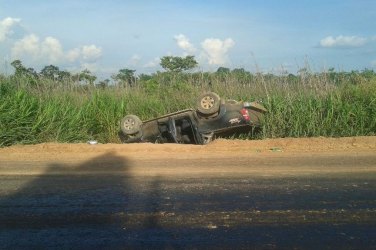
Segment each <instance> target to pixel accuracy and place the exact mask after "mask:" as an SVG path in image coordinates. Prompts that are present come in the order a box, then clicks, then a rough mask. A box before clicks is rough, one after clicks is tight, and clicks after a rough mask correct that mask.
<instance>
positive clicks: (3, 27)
mask: <svg viewBox="0 0 376 250" xmlns="http://www.w3.org/2000/svg"><path fill="white" fill-rule="evenodd" d="M20 21H21V19H19V18H12V17H7V18H5V19H3V20H2V21H0V42H2V41H4V40H5V39H6V38H8V36H9V35H11V34H12V33H13V32H12V29H11V28H12V26H14V25H16V24H18V23H19V22H20Z"/></svg>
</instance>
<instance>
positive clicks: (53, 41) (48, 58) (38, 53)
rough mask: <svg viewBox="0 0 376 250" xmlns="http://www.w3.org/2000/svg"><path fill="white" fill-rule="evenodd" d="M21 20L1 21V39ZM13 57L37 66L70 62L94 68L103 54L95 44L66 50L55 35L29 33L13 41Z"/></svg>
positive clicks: (67, 63) (9, 19) (67, 65)
mask: <svg viewBox="0 0 376 250" xmlns="http://www.w3.org/2000/svg"><path fill="white" fill-rule="evenodd" d="M20 22H21V20H20V19H17V18H11V17H8V18H5V19H4V20H2V21H0V41H2V40H5V39H7V38H8V37H9V35H10V34H12V32H13V31H12V28H13V27H14V26H15V25H18V24H19V25H20ZM10 54H11V59H12V60H15V59H20V60H22V61H23V62H26V63H32V64H33V65H34V67H35V66H43V65H47V64H60V65H61V64H64V65H65V66H66V67H69V64H71V65H72V66H73V65H76V66H78V65H80V66H81V67H86V66H87V67H88V68H89V67H90V68H91V69H94V66H93V65H95V63H96V62H97V61H98V59H99V58H100V57H101V56H102V48H101V47H98V46H96V45H94V44H91V45H83V46H80V47H76V48H73V49H70V50H68V51H66V50H64V48H63V46H62V44H61V42H60V41H59V40H58V39H57V38H54V37H51V36H47V37H45V38H40V37H38V35H36V34H33V33H29V34H26V35H25V36H23V37H22V38H21V39H18V40H16V41H14V42H13V44H12V46H11V48H10Z"/></svg>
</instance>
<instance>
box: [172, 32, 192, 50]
mask: <svg viewBox="0 0 376 250" xmlns="http://www.w3.org/2000/svg"><path fill="white" fill-rule="evenodd" d="M174 39H175V41H176V43H177V44H178V46H179V48H181V49H183V50H184V51H185V52H186V53H188V54H192V53H194V52H195V51H196V48H195V47H194V46H193V44H191V43H190V42H189V39H188V38H187V37H186V36H185V35H183V34H179V35H176V36H174Z"/></svg>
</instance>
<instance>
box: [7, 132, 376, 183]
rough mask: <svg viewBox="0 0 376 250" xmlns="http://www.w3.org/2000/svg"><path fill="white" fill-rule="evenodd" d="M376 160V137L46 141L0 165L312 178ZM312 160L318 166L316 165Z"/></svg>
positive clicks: (10, 153) (14, 151) (15, 149)
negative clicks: (203, 141)
mask: <svg viewBox="0 0 376 250" xmlns="http://www.w3.org/2000/svg"><path fill="white" fill-rule="evenodd" d="M375 156H376V137H375V136H370V137H348V138H321V137H320V138H283V139H267V140H253V141H250V140H224V139H219V140H216V141H214V142H212V143H210V144H208V145H205V146H201V145H182V144H150V143H142V144H100V143H99V144H96V145H89V144H84V143H81V144H57V143H45V144H38V145H26V146H23V145H16V146H12V147H8V148H1V149H0V163H1V164H2V165H3V166H2V168H0V173H2V174H7V173H9V174H16V173H19V174H38V173H43V172H45V169H46V168H47V167H48V166H51V165H58V164H60V165H64V166H65V167H71V168H74V167H75V166H77V165H79V164H83V163H89V164H90V165H92V169H91V170H93V169H94V168H95V167H97V169H101V170H103V171H117V170H116V166H117V165H121V164H122V165H124V164H125V165H127V166H128V167H130V169H129V172H130V173H132V174H133V175H151V176H155V175H187V174H188V175H195V174H199V175H203V174H215V173H217V174H244V173H245V172H247V173H249V172H251V173H252V174H261V175H263V174H269V175H279V174H291V173H295V174H307V173H310V172H315V171H316V172H321V173H325V172H331V171H336V172H337V173H338V172H340V171H347V172H348V171H349V169H350V168H354V166H355V165H356V162H357V161H358V159H360V158H362V159H365V160H364V161H363V162H365V163H366V164H363V165H362V166H359V167H358V168H357V169H356V171H376V170H375V167H376V162H375ZM308 158H309V159H310V160H309V161H307V159H308ZM313 159H315V160H313ZM312 161H313V162H314V165H315V166H314V168H313V167H312V163H310V162H312ZM333 164H335V165H336V168H335V169H334V168H333V169H331V168H328V166H330V165H333ZM13 166H17V168H13ZM104 166H105V168H104ZM179 166H180V167H179ZM227 166H231V168H227ZM297 166H299V167H297ZM341 166H343V167H341ZM175 167H178V169H176V168H175ZM55 171H58V168H55ZM49 172H51V169H50V170H49ZM52 172H53V171H52ZM81 172H82V170H81Z"/></svg>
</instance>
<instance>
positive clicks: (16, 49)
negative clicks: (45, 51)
mask: <svg viewBox="0 0 376 250" xmlns="http://www.w3.org/2000/svg"><path fill="white" fill-rule="evenodd" d="M11 53H12V58H14V59H19V58H22V57H23V56H24V55H30V56H31V57H33V58H35V59H36V58H37V57H39V56H40V42H39V37H37V36H36V35H34V34H31V35H27V36H25V37H24V38H22V39H21V40H18V41H16V42H15V43H14V45H13V48H12V52H11Z"/></svg>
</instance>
